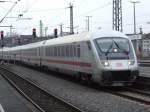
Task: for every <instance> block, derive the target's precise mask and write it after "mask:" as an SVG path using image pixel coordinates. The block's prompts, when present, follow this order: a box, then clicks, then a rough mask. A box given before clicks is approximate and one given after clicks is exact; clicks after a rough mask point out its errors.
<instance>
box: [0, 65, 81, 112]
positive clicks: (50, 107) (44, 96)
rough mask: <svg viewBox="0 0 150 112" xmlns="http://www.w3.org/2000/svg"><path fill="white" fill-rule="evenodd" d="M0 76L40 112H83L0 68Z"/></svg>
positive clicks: (30, 82)
mask: <svg viewBox="0 0 150 112" xmlns="http://www.w3.org/2000/svg"><path fill="white" fill-rule="evenodd" d="M0 74H1V75H2V76H3V77H4V78H5V79H6V80H8V81H9V83H10V84H11V85H13V86H14V87H15V88H16V89H17V91H19V92H20V93H21V94H22V95H23V96H24V97H25V98H26V99H28V100H29V101H30V102H31V103H32V104H34V105H35V106H36V107H37V108H38V109H39V110H40V111H41V112H83V111H82V110H80V109H79V108H77V107H75V106H73V105H72V104H70V103H68V102H66V101H65V100H63V99H61V98H59V97H57V96H55V95H53V94H50V92H48V91H46V90H44V89H43V88H41V87H39V86H38V85H36V84H34V83H33V82H32V81H30V80H27V79H24V78H22V77H20V76H18V75H17V74H15V73H13V72H11V71H9V70H7V69H6V68H3V67H0Z"/></svg>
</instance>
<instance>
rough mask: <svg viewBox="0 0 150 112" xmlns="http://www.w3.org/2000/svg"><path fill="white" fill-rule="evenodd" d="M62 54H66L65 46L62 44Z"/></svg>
mask: <svg viewBox="0 0 150 112" xmlns="http://www.w3.org/2000/svg"><path fill="white" fill-rule="evenodd" d="M62 56H65V46H62Z"/></svg>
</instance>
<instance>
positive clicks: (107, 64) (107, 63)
mask: <svg viewBox="0 0 150 112" xmlns="http://www.w3.org/2000/svg"><path fill="white" fill-rule="evenodd" d="M101 64H102V65H103V66H109V62H108V61H102V62H101Z"/></svg>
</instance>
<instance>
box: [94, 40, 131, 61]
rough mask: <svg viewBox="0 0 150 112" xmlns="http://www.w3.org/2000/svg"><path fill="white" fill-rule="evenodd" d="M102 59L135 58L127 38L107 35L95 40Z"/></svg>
mask: <svg viewBox="0 0 150 112" xmlns="http://www.w3.org/2000/svg"><path fill="white" fill-rule="evenodd" d="M95 42H96V45H97V49H98V52H99V55H100V57H101V58H102V59H132V58H134V55H133V50H132V49H131V44H130V42H129V40H128V39H126V38H121V37H120V38H119V37H106V38H98V39H96V40H95Z"/></svg>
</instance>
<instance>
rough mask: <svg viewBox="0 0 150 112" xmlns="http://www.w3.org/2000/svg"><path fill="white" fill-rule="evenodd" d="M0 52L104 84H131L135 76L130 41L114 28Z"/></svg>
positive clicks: (135, 66) (135, 61)
mask: <svg viewBox="0 0 150 112" xmlns="http://www.w3.org/2000/svg"><path fill="white" fill-rule="evenodd" d="M4 49H5V48H4ZM4 49H3V50H4ZM0 54H1V58H2V57H3V60H11V61H13V60H15V61H18V62H23V63H26V64H30V65H32V66H40V67H43V68H45V69H51V70H55V71H57V72H62V73H67V74H69V75H73V76H75V77H78V78H80V79H82V80H92V81H94V82H97V83H98V84H100V85H103V86H124V85H131V84H132V83H133V82H134V81H135V79H136V77H137V76H138V64H137V58H136V55H135V51H134V48H133V45H132V42H131V40H130V39H129V38H128V37H127V36H126V35H124V34H122V33H120V32H117V31H101V30H97V31H95V32H83V33H81V34H75V35H70V36H64V37H58V38H55V39H50V40H45V41H41V42H37V43H31V44H28V45H23V46H18V47H12V48H9V49H8V48H7V50H4V51H3V53H2V50H1V51H0ZM2 54H3V55H4V56H2ZM5 55H7V58H4V57H5Z"/></svg>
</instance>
